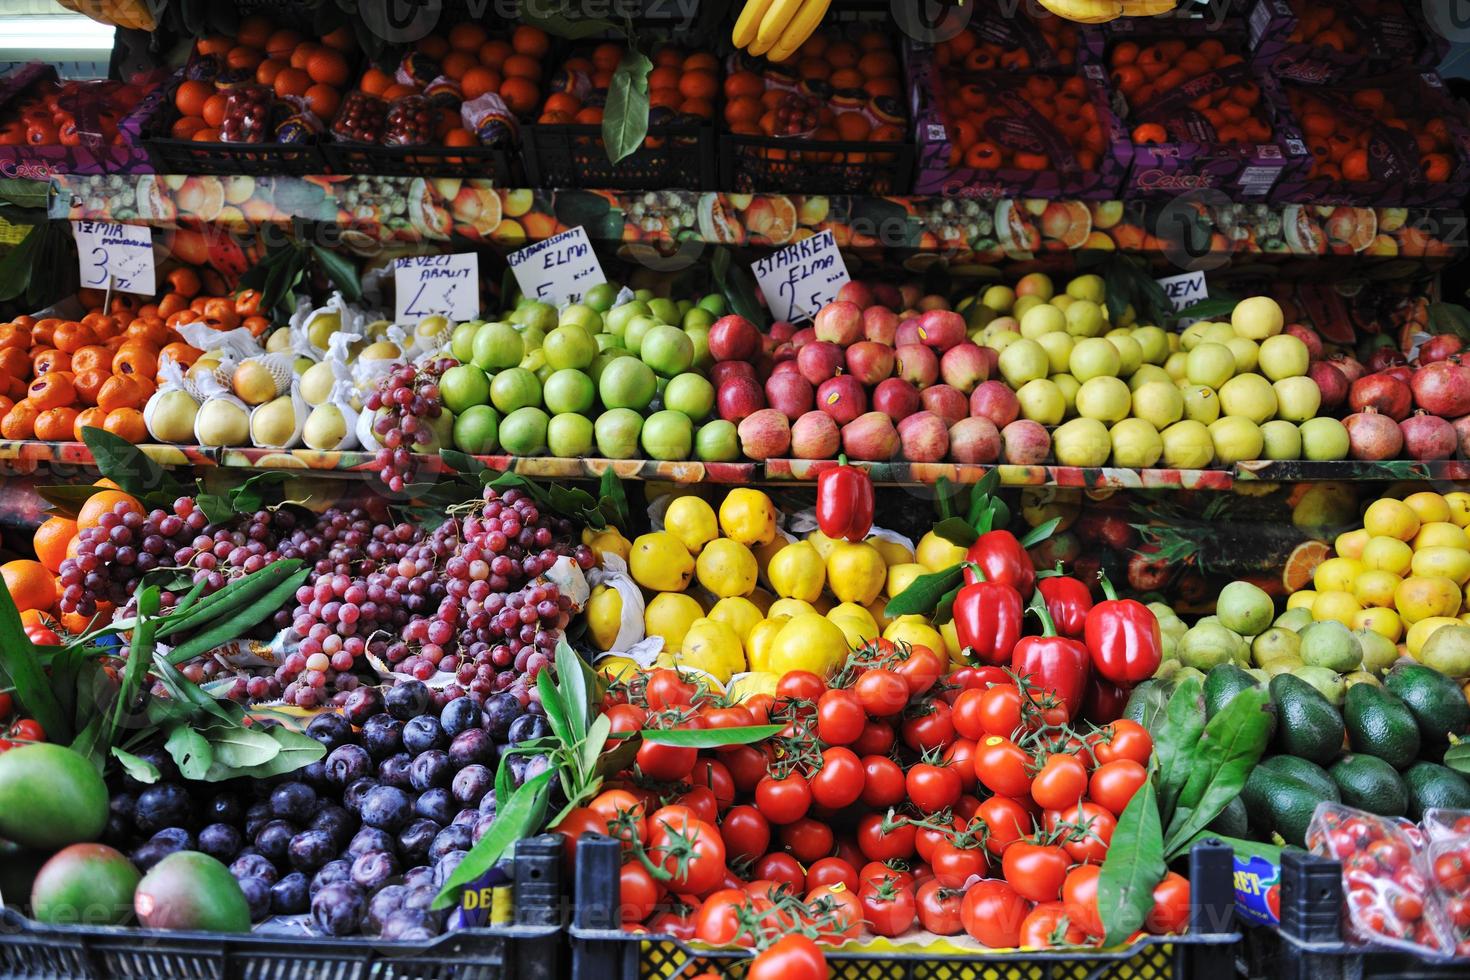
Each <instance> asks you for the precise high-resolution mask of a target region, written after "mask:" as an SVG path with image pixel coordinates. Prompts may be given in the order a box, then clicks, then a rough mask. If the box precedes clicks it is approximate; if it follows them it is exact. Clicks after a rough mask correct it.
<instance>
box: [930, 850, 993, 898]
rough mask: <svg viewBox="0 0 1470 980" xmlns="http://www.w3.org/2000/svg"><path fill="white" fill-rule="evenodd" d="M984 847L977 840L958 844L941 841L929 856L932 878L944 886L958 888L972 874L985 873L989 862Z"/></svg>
mask: <svg viewBox="0 0 1470 980" xmlns="http://www.w3.org/2000/svg"><path fill="white" fill-rule="evenodd" d="M985 854H986V851H985V848H984V847H982V846H981V845H980V844H979V843H978V842H975V843H970V844H965V845H963V846H962V845H960V844H956V843H954V842H953V841H947V840H946V841H941V842H940V843H939V844H938V845H937V846H936V847H935V848H934V853H933V855H931V856H930V858H929V864H930V866H931V867H932V868H933V869H934V880H935V881H937V882H939V883H940V884H941V885H943V886H944V887H946V888H960V887H963V886H964V884H965V882H966V881H968V880H970V878H971V877H972V876H975V875H983V874H985V870H986V868H987V867H988V866H989V864H990V862H989V860H988V859H987V858H986V856H985Z"/></svg>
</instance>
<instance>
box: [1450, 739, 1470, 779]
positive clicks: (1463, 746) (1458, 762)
mask: <svg viewBox="0 0 1470 980" xmlns="http://www.w3.org/2000/svg"><path fill="white" fill-rule="evenodd" d="M1444 764H1445V766H1446V768H1449V769H1453V770H1455V772H1462V773H1465V774H1466V775H1470V740H1465V741H1459V742H1456V743H1455V744H1454V745H1451V746H1450V747H1449V748H1448V749H1446V750H1445V754H1444Z"/></svg>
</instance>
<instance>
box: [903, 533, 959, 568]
mask: <svg viewBox="0 0 1470 980" xmlns="http://www.w3.org/2000/svg"><path fill="white" fill-rule="evenodd" d="M914 556H915V557H916V558H917V559H918V562H919V564H920V565H923V566H924V567H925V568H927V569H929V571H931V572H938V571H943V570H944V569H946V568H949V567H950V566H952V565H958V564H959V563H960V562H962V561H964V560H965V549H964V548H961V547H960V546H959V545H957V544H955V543H954V542H953V541H950V540H949V539H948V538H941V537H940V536H939V535H937V534H935V533H934V532H933V531H930V532H929V533H927V534H925V535H924V536H923V537H922V538H920V539H919V547H918V550H917V551H915V552H914Z"/></svg>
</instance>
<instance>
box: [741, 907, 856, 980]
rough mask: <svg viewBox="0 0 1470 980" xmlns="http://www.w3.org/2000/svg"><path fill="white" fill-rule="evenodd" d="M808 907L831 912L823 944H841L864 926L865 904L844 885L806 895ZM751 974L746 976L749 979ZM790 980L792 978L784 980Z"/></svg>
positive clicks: (823, 934)
mask: <svg viewBox="0 0 1470 980" xmlns="http://www.w3.org/2000/svg"><path fill="white" fill-rule="evenodd" d="M804 901H805V902H806V904H807V905H809V906H810V905H813V904H814V903H816V904H817V910H818V911H819V912H820V911H825V910H829V909H830V910H831V911H832V913H833V919H834V921H833V923H832V926H831V927H830V928H829V929H826V930H824V931H823V932H822V934H821V935H820V936H818V937H817V938H818V939H819V940H821V941H822V942H830V943H841V942H843V941H845V940H847V939H851V938H853V937H855V936H857V934H858V932H859V931H860V930H861V929H862V926H863V903H862V902H861V901H859V900H858V897H857V895H856V894H855V893H854V892H852V891H850V890H848V888H847V887H846V886H844V885H823V886H822V887H821V888H813V889H812V890H811V891H809V892H807V893H806V898H805V899H804ZM749 976H750V974H749V973H747V974H746V977H747V978H748V977H749ZM783 980H790V978H783Z"/></svg>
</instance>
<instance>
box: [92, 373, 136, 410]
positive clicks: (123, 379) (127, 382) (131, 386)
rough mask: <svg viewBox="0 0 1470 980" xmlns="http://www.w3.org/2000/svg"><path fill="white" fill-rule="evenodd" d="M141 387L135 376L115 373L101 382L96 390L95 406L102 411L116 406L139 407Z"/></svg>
mask: <svg viewBox="0 0 1470 980" xmlns="http://www.w3.org/2000/svg"><path fill="white" fill-rule="evenodd" d="M142 405H143V388H142V386H141V385H139V384H138V382H137V380H136V379H135V378H132V377H129V376H128V375H125V374H117V375H114V376H112V377H111V378H108V379H107V380H106V381H105V382H103V384H102V387H101V389H99V390H98V392H97V407H98V408H100V409H102V411H103V412H111V411H112V410H114V409H118V408H141V407H142Z"/></svg>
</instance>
